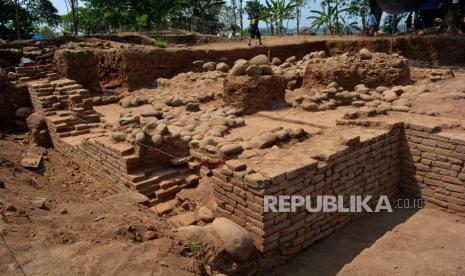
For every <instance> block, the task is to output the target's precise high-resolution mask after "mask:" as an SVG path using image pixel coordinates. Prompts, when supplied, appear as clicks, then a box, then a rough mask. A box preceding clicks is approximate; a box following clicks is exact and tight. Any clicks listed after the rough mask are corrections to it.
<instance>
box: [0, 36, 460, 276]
mask: <svg viewBox="0 0 465 276" xmlns="http://www.w3.org/2000/svg"><path fill="white" fill-rule="evenodd" d="M327 39H333V40H339V39H344V40H354V41H355V40H357V39H358V37H344V38H341V37H329V38H328V37H324V38H321V37H315V36H295V37H286V38H281V37H274V38H269V37H265V38H264V43H265V45H267V46H273V45H280V44H283V43H290V44H291V43H302V42H305V41H319V40H322V41H323V40H327ZM367 39H370V38H367ZM245 47H248V46H247V44H246V42H245V41H231V42H229V41H228V42H218V43H212V44H208V45H200V46H193V47H190V48H192V49H213V50H215V49H217V50H218V49H225V48H245ZM410 62H412V63H415V62H416V61H410ZM443 69H444V70H448V69H449V68H446V67H444V68H443ZM453 69H454V74H455V76H454V77H453V78H447V79H444V80H440V81H436V82H433V81H431V80H430V79H428V77H425V75H426V74H427V72H428V70H429V68H423V67H421V66H420V65H417V64H412V66H411V70H412V79H413V82H412V87H408V86H406V87H405V89H404V90H405V91H404V92H403V95H402V97H399V99H398V100H396V102H397V103H398V104H399V105H400V106H403V107H408V108H409V109H408V110H409V111H408V112H407V113H401V112H393V113H392V114H391V115H389V116H390V117H389V118H387V117H388V116H386V117H382V118H381V119H379V117H378V119H379V120H380V121H381V120H386V121H388V120H390V119H391V120H393V121H398V120H399V117H403V116H408V117H412V118H413V117H418V118H421V120H422V122H425V123H432V122H438V121H444V122H451V121H457V122H458V123H457V124H456V125H447V126H445V129H448V128H450V129H453V130H454V131H459V132H461V133H463V130H464V129H465V124H464V123H463V122H464V121H463V118H465V110H464V109H463V106H464V102H465V71H464V69H463V68H453ZM225 77H226V74H223V73H218V72H214V73H212V72H203V73H186V74H180V75H178V76H177V77H175V78H173V79H171V80H163V81H164V82H166V83H165V84H164V85H161V84H160V85H159V87H158V88H156V89H155V88H154V89H141V90H138V91H134V92H132V93H127V94H124V95H125V96H126V97H128V98H131V99H132V98H136V97H141V99H143V100H149V99H150V100H153V101H155V102H157V101H161V99H164V98H167V97H174V98H173V99H172V100H170V101H171V102H174V100H185V99H186V98H187V99H189V98H192V99H193V100H196V101H199V102H200V103H202V109H206V108H207V107H213V106H215V107H216V106H217V105H220V104H221V103H220V102H219V100H218V98H219V97H220V96H221V95H219V94H221V90H222V84H223V81H224V78H225ZM218 91H219V92H218ZM216 92H218V93H216ZM304 93H307V94H308V91H299V90H294V91H290V90H288V91H287V92H286V100H287V101H288V103H292V101H293V100H294V99H296V98H298V97H299V96H302V95H303V94H304ZM307 96H308V95H307ZM151 98H152V99H151ZM150 102H152V101H150ZM289 106H290V105H289ZM289 106H288V107H284V108H282V109H279V110H273V111H262V112H259V113H257V114H254V115H250V116H246V117H244V120H245V126H244V127H242V128H235V129H232V130H231V131H230V133H229V134H228V135H229V136H228V139H231V140H236V139H240V138H244V137H245V138H247V139H250V140H251V139H252V138H253V136H256V135H257V133H262V132H266V131H269V130H270V129H271V128H276V127H278V126H279V127H282V128H286V129H287V128H291V129H297V128H302V129H304V130H305V131H306V133H308V134H309V136H310V137H309V139H310V138H311V137H316V136H317V135H320V133H324V132H325V131H327V130H328V129H329V131H327V135H326V136H324V137H326V138H328V137H330V136H333V137H332V138H335V137H336V136H338V137H339V136H340V135H341V133H340V132H338V133H331V129H332V128H335V127H336V124H337V122H338V121H339V120H340V119H341V118H342V117H343V116H344V114H345V113H346V112H350V111H354V110H359V111H363V110H365V109H366V108H365V107H368V106H365V107H362V108H359V109H355V108H354V107H352V106H338V107H337V109H335V110H329V109H328V110H324V111H321V112H304V111H303V109H302V108H301V107H299V106H294V107H289ZM176 108H177V109H176ZM176 108H174V106H173V108H171V107H170V108H169V109H170V110H174V111H176V110H181V109H183V110H184V108H185V107H184V106H181V107H180V106H177V107H176ZM175 109H176V110H175ZM95 111H97V112H99V113H100V114H101V116H102V120H103V122H105V123H107V124H108V125H112V124H114V123H115V122H117V121H118V120H119V119H120V115H121V114H122V113H128V114H132V112H133V113H134V114H142V113H144V112H150V111H153V106H151V105H148V104H143V105H136V106H131V107H123V106H122V104H117V103H113V104H108V105H102V106H98V107H95ZM178 123H179V122H178ZM350 131H353V132H358V133H360V136H362V138H363V135H371V134H372V133H370V131H367V132H363V133H362V132H361V131H359V130H358V129H356V127H353V128H351V129H350ZM350 131H348V132H350ZM320 138H321V137H316V138H314V140H320V141H318V143H316V142H315V143H314V145H321V147H320V149H321V150H325V149H328V148H329V146H328V145H326V144H325V143H328V144H331V145H333V144H334V143H333V142H334V141H333V140H334V139H328V141H324V139H320ZM29 143H30V136H29V134H25V133H16V134H15V133H9V134H6V135H1V134H0V181H2V182H3V183H4V186H5V188H2V187H1V185H0V215H1V216H0V234H1V235H2V237H3V239H4V240H0V244H1V246H0V275H22V272H21V270H23V271H24V273H25V274H26V275H77V274H79V275H204V274H205V271H204V269H203V267H202V263H201V260H200V258H199V257H198V256H194V255H192V254H190V253H189V252H188V250H186V246H185V245H183V244H182V243H181V242H180V241H179V240H177V239H176V238H175V232H174V231H173V228H172V227H171V226H170V225H169V221H168V216H166V215H165V216H159V215H157V214H156V213H155V212H153V211H152V210H151V209H150V208H149V207H147V206H146V205H144V204H143V201H144V200H145V199H144V197H142V196H141V195H140V194H137V193H135V192H130V191H128V190H126V189H125V188H122V187H121V188H118V187H116V186H110V185H109V184H106V183H105V182H103V181H101V180H99V179H96V178H95V177H92V176H91V175H89V174H88V173H86V172H85V171H83V170H81V169H80V168H79V166H77V165H76V164H74V163H72V162H71V161H69V159H68V158H66V157H65V156H63V155H62V154H61V153H59V152H58V151H56V150H54V149H48V150H46V154H45V158H44V169H40V170H38V171H36V172H34V171H30V170H27V169H25V168H23V167H21V165H20V161H21V158H22V155H23V154H24V153H25V152H26V150H27V149H28V147H29ZM295 143H297V141H294V142H293V143H289V144H288V145H286V146H282V147H281V148H280V147H277V146H276V147H274V148H272V149H269V151H272V150H277V151H281V152H286V150H288V151H289V152H291V151H292V150H295V149H294V148H292V147H293V146H294V145H295ZM315 147H316V146H315ZM304 149H305V148H304ZM311 150H314V148H311ZM257 152H258V151H257ZM262 152H265V150H264V151H260V153H262ZM304 155H305V156H307V155H308V154H307V152H305V151H302V152H299V153H292V154H288V155H287V156H286V157H285V158H283V159H286V158H288V159H289V160H291V159H298V158H299V156H302V159H303V156H304ZM286 160H287V159H286ZM259 161H260V162H262V161H261V160H259ZM272 161H273V160H272ZM266 162H267V161H266V160H265V161H264V162H262V163H259V162H258V161H257V165H263V164H266ZM270 162H271V161H270ZM273 162H274V161H273ZM292 162H293V160H291V161H289V163H292ZM0 184H1V183H0ZM183 192H184V191H183ZM185 193H186V194H185V195H183V196H184V197H185V198H190V200H191V201H192V202H196V203H198V204H197V206H201V205H212V204H213V203H212V201H213V196H212V191H211V187H210V186H209V183H207V182H202V181H201V183H200V185H199V187H197V188H196V189H189V190H187V191H185ZM207 201H208V204H207ZM200 203H202V204H200ZM464 233H465V222H464V221H463V219H459V217H458V216H455V215H452V214H448V213H446V212H444V211H441V210H437V209H434V208H432V207H427V208H425V209H420V210H419V209H397V210H396V212H395V213H392V214H387V213H386V214H373V215H366V216H364V217H362V218H360V219H357V220H356V221H354V222H353V223H351V224H350V225H349V226H347V227H346V228H344V229H343V230H342V231H340V232H338V233H336V234H335V235H332V236H330V237H328V238H325V239H323V240H322V241H320V242H318V243H316V244H315V245H313V246H312V247H310V248H309V249H307V250H305V251H304V252H302V253H301V254H299V255H298V256H296V257H295V258H294V259H293V260H292V261H291V262H289V263H288V264H286V265H284V266H280V267H277V268H275V269H273V270H272V271H268V272H263V273H262V274H261V275H336V274H339V275H465V251H464V250H463V248H465V235H464ZM18 264H19V265H18Z"/></svg>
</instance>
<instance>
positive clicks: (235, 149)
mask: <svg viewBox="0 0 465 276" xmlns="http://www.w3.org/2000/svg"><path fill="white" fill-rule="evenodd" d="M242 150H243V149H242V146H241V145H239V144H227V145H224V146H222V147H221V148H220V152H222V153H224V154H237V153H241V152H242Z"/></svg>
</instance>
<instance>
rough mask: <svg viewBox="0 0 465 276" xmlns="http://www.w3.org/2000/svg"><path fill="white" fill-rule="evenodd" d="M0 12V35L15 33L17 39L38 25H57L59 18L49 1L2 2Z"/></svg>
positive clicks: (15, 0) (18, 0)
mask: <svg viewBox="0 0 465 276" xmlns="http://www.w3.org/2000/svg"><path fill="white" fill-rule="evenodd" d="M0 10H1V12H0V14H1V15H2V16H1V18H0V32H1V33H0V34H1V35H5V36H10V35H12V34H13V33H16V37H17V38H18V39H20V38H21V34H28V33H31V32H32V31H33V29H34V28H35V27H38V26H40V25H43V24H48V25H52V26H55V25H57V24H58V23H59V18H60V17H59V16H58V14H57V13H58V11H57V9H56V8H55V7H54V6H53V5H52V3H51V2H50V1H49V0H3V1H1V2H0Z"/></svg>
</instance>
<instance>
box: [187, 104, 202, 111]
mask: <svg viewBox="0 0 465 276" xmlns="http://www.w3.org/2000/svg"><path fill="white" fill-rule="evenodd" d="M186 110H187V111H190V112H198V111H200V106H199V103H188V104H187V105H186Z"/></svg>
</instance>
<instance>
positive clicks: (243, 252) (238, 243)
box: [209, 218, 255, 262]
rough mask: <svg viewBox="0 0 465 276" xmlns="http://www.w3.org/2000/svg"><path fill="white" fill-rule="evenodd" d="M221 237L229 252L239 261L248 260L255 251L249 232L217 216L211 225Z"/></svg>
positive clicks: (224, 246) (225, 248)
mask: <svg viewBox="0 0 465 276" xmlns="http://www.w3.org/2000/svg"><path fill="white" fill-rule="evenodd" d="M209 227H211V229H212V230H213V231H214V232H215V233H216V234H217V235H218V236H219V237H220V240H221V244H222V246H223V248H224V250H226V252H228V254H229V255H230V256H231V257H232V258H233V259H234V260H235V261H238V262H243V261H246V260H247V259H248V258H250V257H251V256H252V254H253V253H254V251H255V246H254V244H253V241H252V238H251V237H250V234H249V232H247V230H245V229H244V228H242V227H241V226H239V225H238V224H236V223H235V222H233V221H231V220H229V219H226V218H217V219H215V220H214V221H213V223H212V224H211V225H210V226H209Z"/></svg>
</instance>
